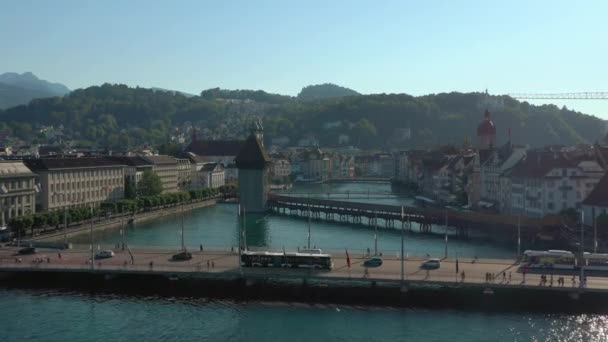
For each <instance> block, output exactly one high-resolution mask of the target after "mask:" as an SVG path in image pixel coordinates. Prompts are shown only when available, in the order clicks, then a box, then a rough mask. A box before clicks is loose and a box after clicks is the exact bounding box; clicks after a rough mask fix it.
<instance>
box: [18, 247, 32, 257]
mask: <svg viewBox="0 0 608 342" xmlns="http://www.w3.org/2000/svg"><path fill="white" fill-rule="evenodd" d="M17 253H19V254H21V255H27V254H36V248H35V247H25V248H21V249H20V250H19V252H17Z"/></svg>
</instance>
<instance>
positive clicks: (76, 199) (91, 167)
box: [23, 157, 125, 211]
mask: <svg viewBox="0 0 608 342" xmlns="http://www.w3.org/2000/svg"><path fill="white" fill-rule="evenodd" d="M23 162H24V164H25V165H26V166H27V167H28V168H29V169H30V170H31V171H32V172H34V173H35V174H37V175H38V181H39V183H40V188H41V189H42V190H41V191H40V192H38V193H37V197H36V210H37V211H46V210H57V209H65V208H72V207H90V206H93V207H97V206H99V204H100V203H102V202H114V201H118V200H121V199H123V198H124V179H125V174H124V168H125V165H124V164H122V163H121V162H117V161H114V160H111V159H107V158H98V157H94V158H46V159H26V160H24V161H23Z"/></svg>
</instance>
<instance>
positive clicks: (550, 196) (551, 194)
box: [549, 191, 553, 200]
mask: <svg viewBox="0 0 608 342" xmlns="http://www.w3.org/2000/svg"><path fill="white" fill-rule="evenodd" d="M549 199H550V200H551V199H553V191H549Z"/></svg>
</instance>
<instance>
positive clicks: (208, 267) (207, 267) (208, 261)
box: [207, 260, 209, 268]
mask: <svg viewBox="0 0 608 342" xmlns="http://www.w3.org/2000/svg"><path fill="white" fill-rule="evenodd" d="M207 268H209V260H207Z"/></svg>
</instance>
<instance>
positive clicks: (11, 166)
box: [0, 160, 36, 227]
mask: <svg viewBox="0 0 608 342" xmlns="http://www.w3.org/2000/svg"><path fill="white" fill-rule="evenodd" d="M35 179H36V175H35V174H34V173H32V171H30V169H28V168H27V167H26V166H25V165H24V164H23V162H22V161H20V160H19V161H0V227H6V226H7V224H8V221H9V220H10V219H11V218H13V217H18V216H22V215H26V214H33V213H35V212H36V205H35V204H36V201H35V197H36V192H35V189H36V188H35Z"/></svg>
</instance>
